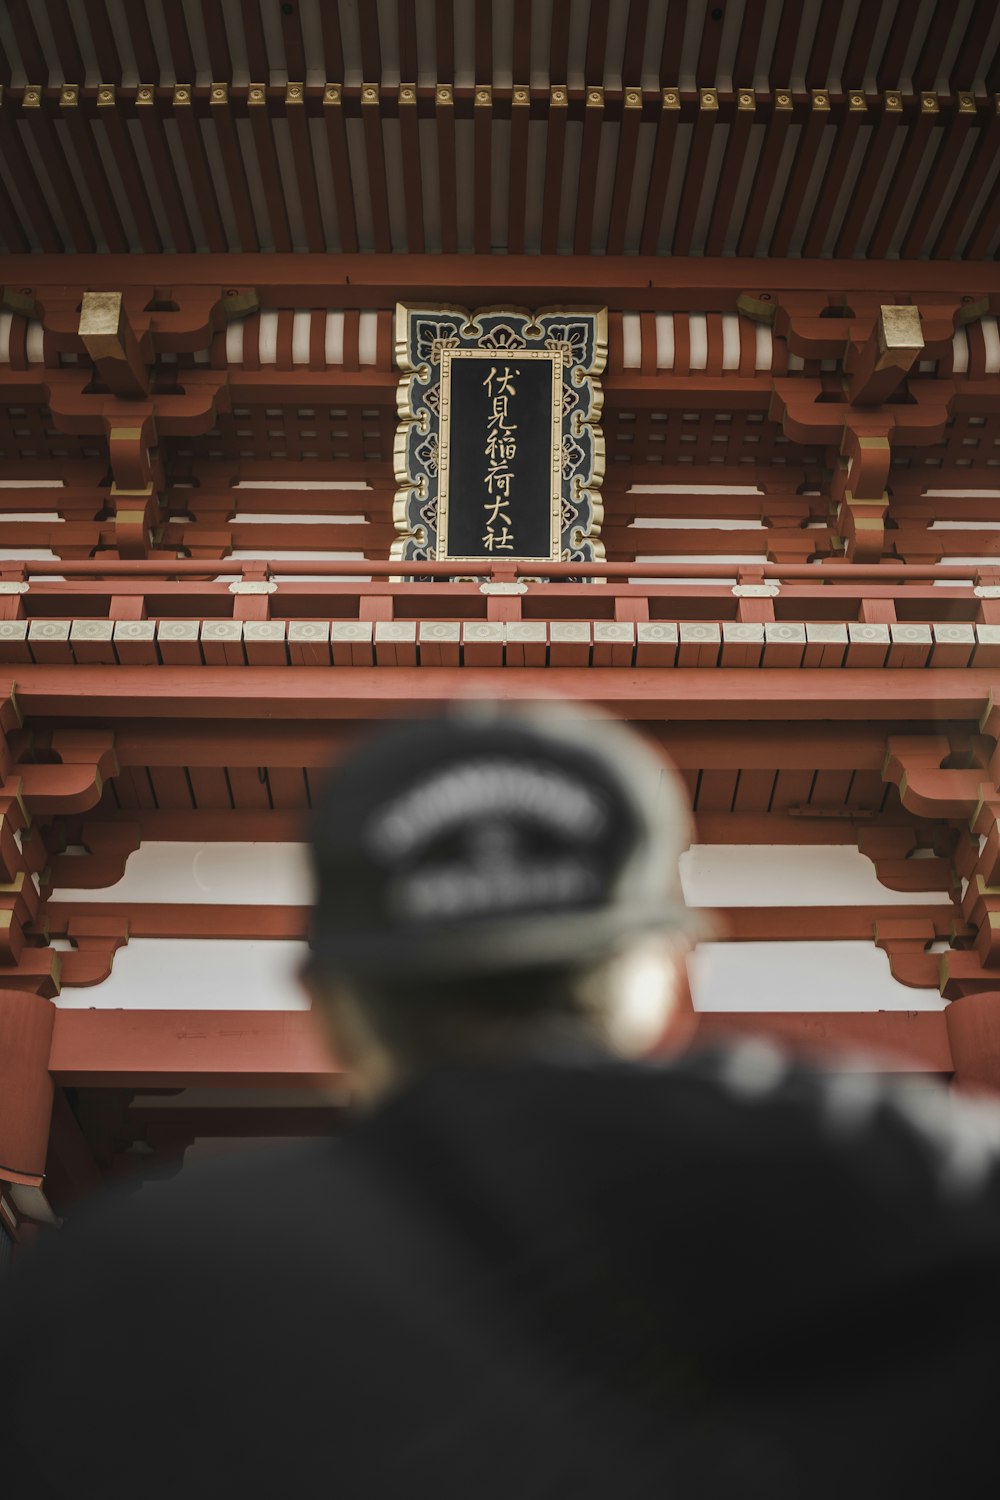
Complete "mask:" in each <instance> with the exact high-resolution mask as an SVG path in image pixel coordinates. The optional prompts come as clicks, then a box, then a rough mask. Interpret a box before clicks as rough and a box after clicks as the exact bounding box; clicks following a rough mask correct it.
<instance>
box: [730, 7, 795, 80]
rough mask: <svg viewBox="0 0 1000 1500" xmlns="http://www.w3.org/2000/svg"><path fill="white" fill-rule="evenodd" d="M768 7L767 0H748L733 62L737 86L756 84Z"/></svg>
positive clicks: (734, 78)
mask: <svg viewBox="0 0 1000 1500" xmlns="http://www.w3.org/2000/svg"><path fill="white" fill-rule="evenodd" d="M766 8H767V0H746V6H745V8H744V11H743V20H742V21H741V23H740V35H739V41H738V42H737V44H736V61H735V62H734V63H733V83H734V84H735V85H736V87H737V88H739V87H740V86H741V85H745V86H746V87H747V88H752V87H753V85H754V68H755V66H756V61H757V48H758V47H759V45H760V32H761V27H762V26H763V24H764V11H765V10H766ZM782 82H784V80H782Z"/></svg>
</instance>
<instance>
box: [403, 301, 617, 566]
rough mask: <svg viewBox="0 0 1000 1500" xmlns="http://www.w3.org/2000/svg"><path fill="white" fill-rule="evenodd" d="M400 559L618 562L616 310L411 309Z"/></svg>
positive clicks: (406, 332) (406, 318)
mask: <svg viewBox="0 0 1000 1500" xmlns="http://www.w3.org/2000/svg"><path fill="white" fill-rule="evenodd" d="M395 344H396V350H395V352H396V363H397V365H398V366H399V368H400V370H401V371H402V372H403V378H402V379H401V381H400V384H399V391H398V407H399V417H400V423H399V427H398V429H397V433H396V443H395V473H396V483H397V485H398V489H397V492H396V498H395V504H394V507H393V521H394V523H395V526H396V530H397V532H398V535H397V538H396V540H395V541H394V542H393V544H392V554H391V555H392V556H393V558H399V559H400V560H406V561H429V560H435V559H443V558H461V559H468V560H470V561H493V562H502V561H504V559H507V560H510V561H522V560H524V559H525V558H531V559H539V560H542V559H549V560H553V561H554V560H565V561H573V562H575V561H579V562H587V561H592V560H596V559H600V558H602V557H603V556H604V547H603V543H602V542H601V541H600V539H599V533H600V529H601V523H602V521H603V518H604V507H603V505H602V504H601V496H600V485H601V481H602V480H603V477H604V436H603V433H602V431H601V428H600V417H601V409H602V405H603V392H602V390H601V384H600V379H599V376H600V373H601V371H602V370H603V369H604V366H605V363H606V360H607V309H606V308H600V309H583V308H549V309H545V310H542V311H539V312H534V313H533V312H529V311H527V310H526V309H522V308H480V309H478V310H476V311H475V312H471V313H470V312H468V311H467V310H466V309H465V308H456V307H438V308H424V307H414V306H410V305H405V304H402V303H400V304H397V308H396V340H395Z"/></svg>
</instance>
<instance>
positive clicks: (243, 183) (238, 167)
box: [208, 80, 260, 253]
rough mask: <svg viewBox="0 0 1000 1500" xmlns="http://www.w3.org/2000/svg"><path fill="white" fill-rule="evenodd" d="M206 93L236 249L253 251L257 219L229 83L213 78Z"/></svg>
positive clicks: (257, 242) (256, 246) (256, 243)
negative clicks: (225, 183) (234, 232)
mask: <svg viewBox="0 0 1000 1500" xmlns="http://www.w3.org/2000/svg"><path fill="white" fill-rule="evenodd" d="M208 97H209V112H210V116H211V120H212V123H213V125H214V126H215V138H216V140H217V141H218V143H219V152H220V154H221V156H222V164H223V167H224V168H225V173H226V182H227V184H228V186H229V197H230V200H231V201H232V205H233V213H234V215H235V218H236V231H237V233H238V235H239V238H240V249H241V250H242V251H244V252H245V253H250V252H253V253H255V252H256V251H258V250H259V249H260V241H259V239H258V238H257V222H256V220H255V218H254V213H253V201H252V199H251V197H250V183H249V180H248V178H247V169H246V163H245V162H244V160H243V152H242V151H241V150H240V142H239V137H238V135H237V133H236V121H235V120H234V119H233V113H232V108H231V105H230V102H229V85H228V84H227V83H224V82H222V81H221V80H217V81H215V82H213V84H212V87H211V89H210V90H209V96H208Z"/></svg>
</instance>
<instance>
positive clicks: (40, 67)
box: [7, 0, 82, 85]
mask: <svg viewBox="0 0 1000 1500" xmlns="http://www.w3.org/2000/svg"><path fill="white" fill-rule="evenodd" d="M7 13H8V16H9V18H10V24H11V28H12V30H13V32H14V35H15V37H16V39H17V48H18V51H19V52H20V54H21V61H22V62H23V64H24V71H25V73H26V74H27V76H28V78H29V79H30V80H31V81H32V82H34V83H38V84H40V85H44V84H46V83H48V81H49V66H48V63H47V62H46V61H45V53H44V52H43V51H42V44H41V42H40V41H39V40H38V32H37V31H36V30H35V22H34V18H33V16H32V14H31V7H30V6H29V5H28V4H27V0H7ZM81 81H82V80H81Z"/></svg>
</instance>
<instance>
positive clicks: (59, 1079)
mask: <svg viewBox="0 0 1000 1500" xmlns="http://www.w3.org/2000/svg"><path fill="white" fill-rule="evenodd" d="M699 1033H700V1036H701V1039H702V1040H704V1041H717V1040H719V1039H721V1038H723V1037H725V1036H730V1035H733V1034H746V1033H754V1034H764V1035H767V1036H772V1037H774V1038H775V1039H776V1040H778V1041H782V1042H784V1043H786V1044H787V1045H789V1046H791V1047H794V1048H797V1049H805V1050H808V1051H812V1052H814V1053H817V1052H818V1053H823V1054H826V1057H827V1061H832V1060H833V1056H832V1055H833V1054H836V1053H844V1054H845V1055H846V1058H847V1066H848V1067H849V1068H850V1069H851V1070H852V1071H853V1070H858V1071H867V1070H869V1069H870V1070H874V1071H876V1072H894V1071H903V1072H907V1071H914V1072H921V1071H926V1072H931V1073H950V1072H951V1071H952V1060H951V1051H950V1048H949V1045H948V1034H947V1026H946V1022H945V1015H944V1012H941V1011H920V1012H914V1011H898V1012H896V1011H894V1012H886V1011H880V1012H873V1013H871V1014H869V1013H861V1012H858V1013H854V1012H821V1013H816V1014H813V1015H809V1014H805V1013H792V1014H783V1013H778V1012H769V1013H767V1014H756V1015H744V1014H723V1013H712V1014H710V1015H703V1016H701V1017H699ZM49 1071H50V1073H51V1075H52V1078H53V1079H54V1081H55V1082H56V1083H57V1084H59V1085H62V1086H64V1087H70V1086H73V1087H81V1088H124V1087H131V1088H192V1087H197V1086H212V1087H227V1086H228V1087H232V1088H247V1087H251V1086H253V1087H275V1088H277V1087H281V1088H290V1087H291V1088H318V1087H322V1086H323V1085H326V1084H329V1083H331V1082H333V1081H334V1080H335V1079H336V1078H337V1076H338V1075H339V1073H340V1068H339V1066H338V1064H337V1063H336V1062H335V1060H334V1059H333V1057H332V1056H331V1054H330V1052H329V1051H328V1049H327V1047H326V1044H325V1042H324V1041H323V1039H322V1038H321V1036H320V1033H319V1031H318V1029H317V1027H316V1024H315V1021H314V1020H313V1018H312V1017H311V1016H310V1015H309V1014H308V1013H306V1012H302V1011H298V1012H286V1011H179V1010H178V1011H154V1010H146V1011H122V1010H114V1011H112V1010H103V1011H102V1010H58V1011H57V1012H56V1018H55V1027H54V1031H53V1037H52V1047H51V1052H50V1055H49Z"/></svg>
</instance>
